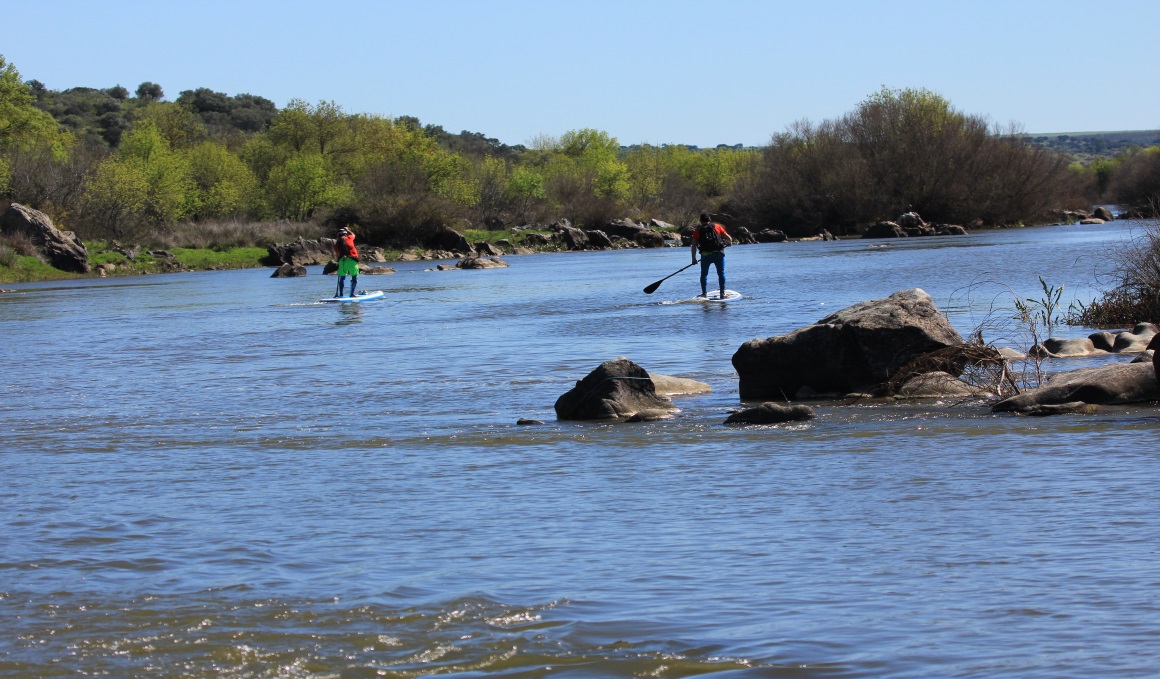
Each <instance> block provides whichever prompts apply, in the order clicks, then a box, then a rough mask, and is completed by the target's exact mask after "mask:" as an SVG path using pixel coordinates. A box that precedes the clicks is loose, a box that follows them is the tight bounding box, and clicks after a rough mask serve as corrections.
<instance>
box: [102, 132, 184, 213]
mask: <svg viewBox="0 0 1160 679" xmlns="http://www.w3.org/2000/svg"><path fill="white" fill-rule="evenodd" d="M106 162H112V163H120V164H121V165H123V166H124V167H125V168H127V169H126V170H125V174H126V175H127V174H128V173H136V174H139V175H140V176H143V177H144V178H145V181H146V184H147V186H148V192H147V195H146V198H145V201H144V204H143V205H142V206H141V207H140V209H139V211H138V214H139V216H141V217H142V218H144V219H145V220H146V221H148V222H149V223H151V224H155V225H161V224H169V223H172V222H174V221H175V220H177V219H180V218H182V217H184V216H186V215H187V214H188V213H189V210H190V207H191V206H190V203H189V201H190V199H191V197H192V196H191V193H192V189H193V188H194V184H193V180H192V178H191V177H190V170H189V162H188V160H187V159H186V158H185V156H184V155H182V153H181V152H179V151H176V150H174V149H172V148H171V147H170V144H169V142H168V140H166V139H165V137H164V136H163V135H162V134H161V131H160V130H159V129H158V128H157V125H156V124H155V123H154V122H153V121H152V120H143V121H141V122H140V123H138V124H137V125H136V126H135V127H134V128H133V129H132V130H131V131H130V132H129V133H128V134H126V135H125V137H124V138H123V139H122V140H121V146H120V148H119V149H117V154H116V156H114V157H113V158H112V159H111V160H110V161H106Z"/></svg>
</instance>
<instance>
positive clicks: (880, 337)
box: [733, 288, 963, 400]
mask: <svg viewBox="0 0 1160 679" xmlns="http://www.w3.org/2000/svg"><path fill="white" fill-rule="evenodd" d="M962 343H963V338H962V337H961V336H960V335H959V333H958V332H957V331H956V330H955V329H954V327H953V326H951V324H950V322H949V321H948V320H947V319H946V317H944V316H943V315H942V314H941V313H939V311H938V309H937V308H935V305H934V302H933V301H932V300H931V298H930V295H928V294H927V293H926V292H925V291H923V290H920V289H918V288H914V289H912V290H903V291H900V292H896V293H894V294H893V295H891V296H889V297H887V298H885V299H877V300H870V301H867V302H861V303H859V304H855V305H854V306H851V307H849V308H846V309H843V310H841V311H838V312H836V313H834V314H831V315H829V316H826V317H825V318H823V319H821V320H819V321H818V322H817V323H815V324H813V325H808V326H806V327H804V328H799V329H798V330H795V331H793V332H791V333H789V334H788V335H781V336H778V337H769V338H766V339H754V340H750V341H748V342H746V343H745V344H742V345H741V347H740V348H739V349H738V350H737V352H736V353H735V354H733V367H734V368H735V369H736V370H737V374H738V376H739V378H740V379H739V384H738V388H739V390H740V393H741V398H743V399H778V400H781V399H787V398H794V397H795V396H797V395H798V393H799V391H801V392H802V393H803V394H809V393H813V394H846V393H850V392H854V391H864V390H867V389H872V388H874V387H877V386H878V385H881V384H883V383H885V382H886V381H888V380H889V379H890V378H891V376H893V375H894V374H895V373H896V372H897V371H898V369H899V368H901V367H902V366H903V365H905V364H906V363H907V362H908V361H910V360H911V359H912V358H915V357H917V356H920V355H922V354H926V353H930V352H932V351H937V350H939V349H944V348H946V347H951V346H956V345H960V344H962Z"/></svg>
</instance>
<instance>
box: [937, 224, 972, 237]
mask: <svg viewBox="0 0 1160 679" xmlns="http://www.w3.org/2000/svg"><path fill="white" fill-rule="evenodd" d="M934 233H935V235H936V236H966V235H967V233H968V231H967V230H966V229H964V228H963V227H961V226H959V225H957V224H936V225H935V227H934Z"/></svg>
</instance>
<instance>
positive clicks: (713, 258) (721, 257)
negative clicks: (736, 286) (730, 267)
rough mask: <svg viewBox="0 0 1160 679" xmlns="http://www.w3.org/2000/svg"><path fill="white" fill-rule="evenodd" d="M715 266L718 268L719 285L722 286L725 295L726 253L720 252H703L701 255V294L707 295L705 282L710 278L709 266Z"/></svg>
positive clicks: (722, 292)
mask: <svg viewBox="0 0 1160 679" xmlns="http://www.w3.org/2000/svg"><path fill="white" fill-rule="evenodd" d="M710 264H715V265H716V266H717V283H718V285H719V286H720V290H721V294H725V253H724V251H719V252H702V253H701V294H702V295H703V294H705V293H706V292H707V290H706V289H705V281H706V279H708V278H709V265H710Z"/></svg>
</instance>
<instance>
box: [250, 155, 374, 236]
mask: <svg viewBox="0 0 1160 679" xmlns="http://www.w3.org/2000/svg"><path fill="white" fill-rule="evenodd" d="M266 196H267V200H268V201H269V204H270V207H271V208H272V209H273V211H274V214H276V215H277V216H279V217H284V218H287V219H297V220H303V219H308V218H310V217H311V216H313V215H314V214H315V212H317V211H318V210H321V209H325V208H335V207H339V206H342V205H347V204H349V203H351V202H352V201H353V200H354V193H353V191H352V189H351V187H350V185H349V184H346V183H344V182H341V181H339V180H338V179H336V178H335V176H334V174H333V173H332V172H331V169H330V167H329V164H328V163H327V161H326V158H324V157H323V156H322V154H320V153H299V154H297V155H294V156H292V157H291V158H290V159H289V160H287V161H286V162H285V163H283V164H282V165H279V166H277V167H275V168H273V169H272V170H270V175H269V178H268V179H267V182H266Z"/></svg>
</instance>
